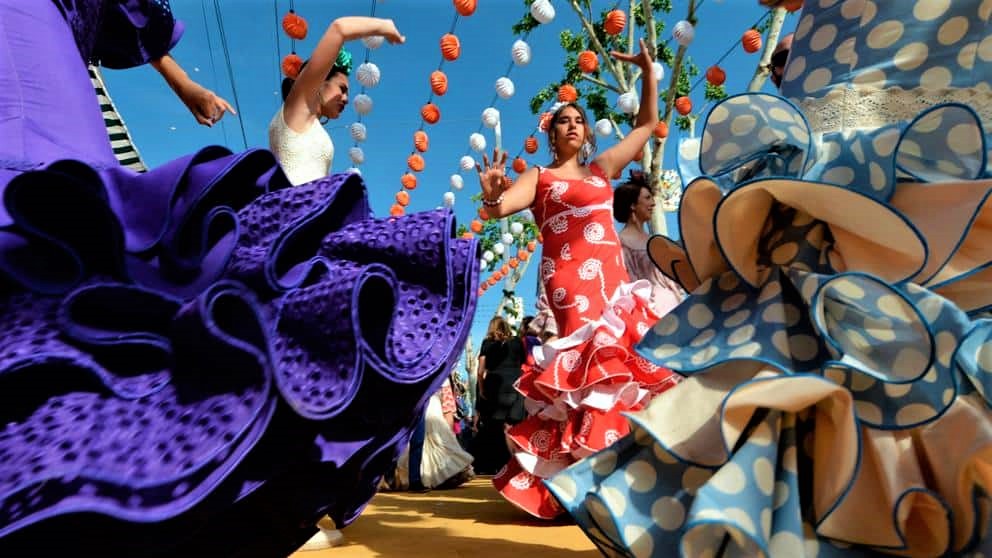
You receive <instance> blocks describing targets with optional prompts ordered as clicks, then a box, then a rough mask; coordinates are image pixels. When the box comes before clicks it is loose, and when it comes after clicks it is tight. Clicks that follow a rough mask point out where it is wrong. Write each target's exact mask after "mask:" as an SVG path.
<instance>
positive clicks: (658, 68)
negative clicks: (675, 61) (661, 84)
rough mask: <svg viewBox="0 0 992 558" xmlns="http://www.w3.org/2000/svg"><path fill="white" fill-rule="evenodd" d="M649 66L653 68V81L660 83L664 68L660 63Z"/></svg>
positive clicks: (663, 75)
mask: <svg viewBox="0 0 992 558" xmlns="http://www.w3.org/2000/svg"><path fill="white" fill-rule="evenodd" d="M651 66H653V67H654V79H655V81H661V80H662V79H663V78H664V77H665V67H664V66H662V65H661V62H655V63H653V64H651Z"/></svg>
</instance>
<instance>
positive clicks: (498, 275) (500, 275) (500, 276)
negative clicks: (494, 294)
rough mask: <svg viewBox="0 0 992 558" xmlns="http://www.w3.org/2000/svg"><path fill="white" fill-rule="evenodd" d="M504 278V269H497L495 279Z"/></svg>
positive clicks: (494, 274) (494, 273)
mask: <svg viewBox="0 0 992 558" xmlns="http://www.w3.org/2000/svg"><path fill="white" fill-rule="evenodd" d="M502 278H503V272H502V271H500V270H498V269H497V270H496V271H494V272H493V277H492V279H493V281H499V280H500V279H502Z"/></svg>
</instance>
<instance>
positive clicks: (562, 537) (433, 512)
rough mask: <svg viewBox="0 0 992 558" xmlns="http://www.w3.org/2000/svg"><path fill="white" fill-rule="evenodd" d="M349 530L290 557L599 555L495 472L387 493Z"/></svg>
mask: <svg viewBox="0 0 992 558" xmlns="http://www.w3.org/2000/svg"><path fill="white" fill-rule="evenodd" d="M342 532H343V533H344V543H343V544H342V545H340V546H337V547H334V548H331V549H327V550H319V551H309V552H297V553H295V554H293V555H292V557H291V558H358V557H361V558H367V557H375V556H385V557H390V558H391V557H394V556H395V557H398V558H399V557H403V558H406V557H409V558H420V557H428V558H449V557H451V558H462V557H464V558H503V557H507V558H510V557H512V558H530V557H531V556H534V557H541V558H559V557H560V558H593V557H597V556H600V554H599V552H598V551H596V550H595V547H594V546H593V544H592V543H591V542H589V540H588V539H587V538H586V537H585V535H583V534H582V531H581V530H580V529H579V528H578V527H576V526H575V525H574V524H571V523H569V522H567V521H566V520H562V521H558V522H552V523H548V522H544V521H538V520H535V519H532V518H531V517H530V516H529V515H527V514H526V513H524V512H522V511H519V510H518V509H516V508H515V507H513V506H512V505H511V504H509V503H508V502H506V501H505V500H503V498H502V497H500V495H499V494H498V493H497V492H496V490H495V489H494V488H493V486H492V484H491V483H490V480H489V478H478V479H475V480H473V481H472V482H470V483H468V484H466V485H465V486H462V487H460V488H457V489H455V490H437V491H433V492H428V493H426V494H414V493H409V492H383V493H380V494H378V495H376V497H375V498H374V499H373V500H372V503H371V504H370V505H369V507H368V508H367V509H366V510H365V512H364V513H363V514H362V515H361V517H359V518H358V520H357V521H355V522H354V523H353V524H351V525H349V526H348V527H347V528H345V529H344V530H343V531H342Z"/></svg>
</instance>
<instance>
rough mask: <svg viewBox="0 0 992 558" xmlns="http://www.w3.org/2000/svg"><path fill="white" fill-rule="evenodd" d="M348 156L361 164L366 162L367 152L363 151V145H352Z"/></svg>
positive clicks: (353, 161) (357, 163)
mask: <svg viewBox="0 0 992 558" xmlns="http://www.w3.org/2000/svg"><path fill="white" fill-rule="evenodd" d="M348 157H351V162H352V163H355V164H356V165H361V164H362V163H364V162H365V152H364V151H362V148H361V147H352V148H351V149H349V150H348Z"/></svg>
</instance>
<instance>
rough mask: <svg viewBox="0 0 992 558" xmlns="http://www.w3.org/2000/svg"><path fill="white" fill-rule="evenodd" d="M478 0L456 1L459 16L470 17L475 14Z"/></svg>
mask: <svg viewBox="0 0 992 558" xmlns="http://www.w3.org/2000/svg"><path fill="white" fill-rule="evenodd" d="M475 5H476V0H455V10H456V11H457V12H458V15H463V16H466V17H467V16H470V15H472V14H474V13H475Z"/></svg>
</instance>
